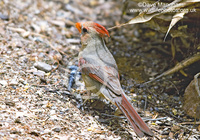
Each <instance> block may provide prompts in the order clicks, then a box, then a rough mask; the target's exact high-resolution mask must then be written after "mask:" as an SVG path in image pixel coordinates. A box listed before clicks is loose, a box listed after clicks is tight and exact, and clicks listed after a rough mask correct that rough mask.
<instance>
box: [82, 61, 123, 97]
mask: <svg viewBox="0 0 200 140" xmlns="http://www.w3.org/2000/svg"><path fill="white" fill-rule="evenodd" d="M79 67H80V69H81V71H82V73H83V74H86V75H88V76H89V77H90V78H92V79H94V80H96V81H98V82H100V83H101V84H103V85H104V86H106V87H107V88H108V89H110V90H111V91H112V92H113V93H114V94H116V96H121V85H120V82H119V74H118V71H117V69H115V68H114V67H112V66H108V65H105V64H104V63H102V62H101V61H99V62H98V61H93V60H90V59H89V58H80V59H79Z"/></svg>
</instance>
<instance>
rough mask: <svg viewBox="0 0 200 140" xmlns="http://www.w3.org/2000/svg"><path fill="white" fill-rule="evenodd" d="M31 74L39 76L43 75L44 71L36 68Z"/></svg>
mask: <svg viewBox="0 0 200 140" xmlns="http://www.w3.org/2000/svg"><path fill="white" fill-rule="evenodd" d="M33 74H34V75H36V76H39V77H44V75H45V72H44V71H41V70H38V71H34V72H33Z"/></svg>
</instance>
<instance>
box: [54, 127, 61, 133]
mask: <svg viewBox="0 0 200 140" xmlns="http://www.w3.org/2000/svg"><path fill="white" fill-rule="evenodd" d="M61 129H62V128H60V127H55V128H53V129H52V131H54V132H60V131H61Z"/></svg>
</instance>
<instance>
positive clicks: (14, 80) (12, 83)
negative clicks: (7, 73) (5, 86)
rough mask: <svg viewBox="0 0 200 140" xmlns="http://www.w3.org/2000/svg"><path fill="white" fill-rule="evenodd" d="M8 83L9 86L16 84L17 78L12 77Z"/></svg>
mask: <svg viewBox="0 0 200 140" xmlns="http://www.w3.org/2000/svg"><path fill="white" fill-rule="evenodd" d="M9 85H10V86H16V85H18V81H17V79H12V80H11V81H10V83H9Z"/></svg>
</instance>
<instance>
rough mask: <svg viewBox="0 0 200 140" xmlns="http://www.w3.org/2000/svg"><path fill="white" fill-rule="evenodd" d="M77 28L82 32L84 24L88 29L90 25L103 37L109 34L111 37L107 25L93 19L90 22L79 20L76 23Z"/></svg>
mask: <svg viewBox="0 0 200 140" xmlns="http://www.w3.org/2000/svg"><path fill="white" fill-rule="evenodd" d="M75 26H76V28H77V29H78V31H79V32H80V33H81V28H82V26H83V27H85V28H86V29H88V27H92V28H94V29H95V30H96V31H97V33H98V34H99V35H100V36H101V37H104V36H106V35H107V36H108V37H110V35H109V33H108V31H107V30H106V28H105V27H103V26H102V25H100V24H98V23H95V22H92V21H88V22H77V23H76V25H75Z"/></svg>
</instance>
